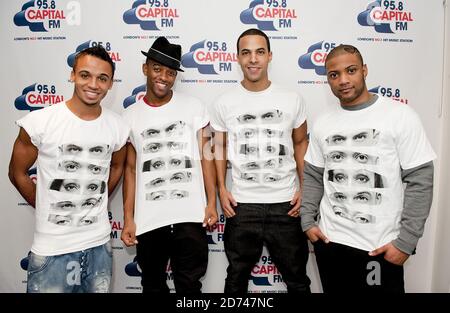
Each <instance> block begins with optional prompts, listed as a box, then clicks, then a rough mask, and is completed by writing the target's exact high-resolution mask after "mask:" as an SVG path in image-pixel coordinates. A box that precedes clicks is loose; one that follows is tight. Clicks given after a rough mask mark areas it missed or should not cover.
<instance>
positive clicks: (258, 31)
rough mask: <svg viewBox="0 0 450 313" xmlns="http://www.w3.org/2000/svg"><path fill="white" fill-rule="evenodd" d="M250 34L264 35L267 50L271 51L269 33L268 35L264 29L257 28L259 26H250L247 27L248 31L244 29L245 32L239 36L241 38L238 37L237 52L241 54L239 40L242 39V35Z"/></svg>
mask: <svg viewBox="0 0 450 313" xmlns="http://www.w3.org/2000/svg"><path fill="white" fill-rule="evenodd" d="M250 35H257V36H262V37H264V39H266V43H267V50H269V52H270V41H269V37H267V35H266V34H265V33H264V32H263V31H261V30H259V29H257V28H250V29H247V30H246V31H244V32H243V33H242V34H241V35H240V36H239V38H238V40H237V42H236V48H237V54H239V41H240V40H241V38H242V37H245V36H250Z"/></svg>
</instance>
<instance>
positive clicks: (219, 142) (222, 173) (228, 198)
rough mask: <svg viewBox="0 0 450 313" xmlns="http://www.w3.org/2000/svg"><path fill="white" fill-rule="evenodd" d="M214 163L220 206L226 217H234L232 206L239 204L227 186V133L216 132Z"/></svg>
mask: <svg viewBox="0 0 450 313" xmlns="http://www.w3.org/2000/svg"><path fill="white" fill-rule="evenodd" d="M214 163H215V165H216V172H217V186H218V188H219V198H220V204H221V206H222V210H223V213H224V214H225V216H226V217H232V216H234V215H235V214H236V213H235V212H234V209H233V207H232V206H237V202H236V200H234V198H233V196H232V195H231V193H230V192H229V191H228V190H227V186H226V174H227V133H225V132H214Z"/></svg>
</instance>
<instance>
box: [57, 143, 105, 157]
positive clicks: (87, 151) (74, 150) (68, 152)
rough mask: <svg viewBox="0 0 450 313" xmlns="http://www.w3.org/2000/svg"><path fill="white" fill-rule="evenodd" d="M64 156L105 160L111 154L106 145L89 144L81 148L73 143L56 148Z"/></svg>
mask: <svg viewBox="0 0 450 313" xmlns="http://www.w3.org/2000/svg"><path fill="white" fill-rule="evenodd" d="M58 148H59V151H60V152H61V154H62V155H64V156H76V157H86V158H94V159H106V158H107V157H108V156H109V154H110V153H111V149H110V147H109V145H107V144H91V145H88V146H83V145H79V144H75V143H68V144H63V145H61V146H59V147H58Z"/></svg>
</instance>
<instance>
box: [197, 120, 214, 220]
mask: <svg viewBox="0 0 450 313" xmlns="http://www.w3.org/2000/svg"><path fill="white" fill-rule="evenodd" d="M200 133H201V140H200V142H201V148H200V157H201V163H202V171H203V181H204V182H205V191H206V197H207V201H208V203H207V205H206V208H205V218H204V220H203V226H206V225H208V226H212V225H214V224H215V223H216V222H217V209H216V180H217V175H216V168H215V165H214V155H213V151H212V146H211V131H210V129H209V126H206V127H203V129H201V130H200Z"/></svg>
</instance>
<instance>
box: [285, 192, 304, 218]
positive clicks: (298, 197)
mask: <svg viewBox="0 0 450 313" xmlns="http://www.w3.org/2000/svg"><path fill="white" fill-rule="evenodd" d="M301 203H302V194H301V192H300V191H297V192H296V193H295V194H294V198H292V200H291V205H293V207H292V209H290V210H289V212H288V215H289V216H292V217H299V216H300V204H301Z"/></svg>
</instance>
